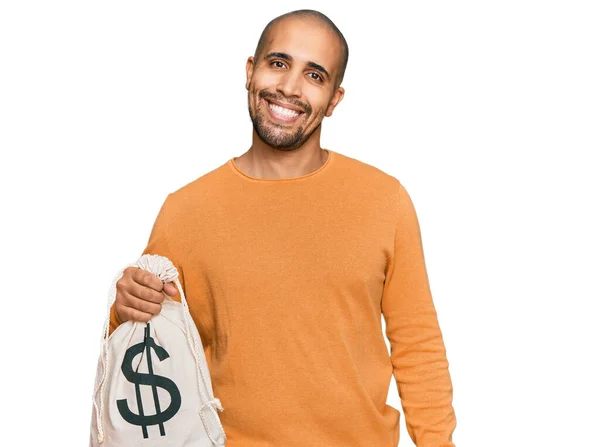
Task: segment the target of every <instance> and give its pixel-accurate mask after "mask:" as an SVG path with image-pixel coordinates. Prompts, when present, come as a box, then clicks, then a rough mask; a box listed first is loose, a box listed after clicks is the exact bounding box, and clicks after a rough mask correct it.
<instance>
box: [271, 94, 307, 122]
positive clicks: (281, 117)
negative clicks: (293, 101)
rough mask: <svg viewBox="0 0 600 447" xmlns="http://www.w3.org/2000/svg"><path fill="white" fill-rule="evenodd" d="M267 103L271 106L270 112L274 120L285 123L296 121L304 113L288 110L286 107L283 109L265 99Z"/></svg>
mask: <svg viewBox="0 0 600 447" xmlns="http://www.w3.org/2000/svg"><path fill="white" fill-rule="evenodd" d="M265 103H266V104H267V106H269V112H270V114H271V116H272V117H273V118H275V119H276V120H277V121H281V122H284V123H290V122H292V121H295V120H296V118H298V117H299V116H300V115H302V114H303V112H298V111H296V110H291V109H286V108H285V107H281V106H279V105H277V104H271V103H270V102H269V101H267V100H266V99H265Z"/></svg>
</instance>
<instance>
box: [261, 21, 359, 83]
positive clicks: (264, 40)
mask: <svg viewBox="0 0 600 447" xmlns="http://www.w3.org/2000/svg"><path fill="white" fill-rule="evenodd" d="M284 20H311V21H312V22H313V23H315V24H316V25H319V26H322V27H323V28H325V29H328V30H329V31H331V32H332V33H333V34H335V36H337V38H338V40H339V43H340V46H341V53H340V60H339V65H338V67H337V68H338V70H337V75H336V79H335V88H337V87H339V86H340V84H341V83H342V80H343V79H344V73H345V72H346V66H347V65H348V43H347V42H346V39H345V38H344V35H343V34H342V32H341V31H340V30H339V29H338V27H337V26H335V24H334V23H333V22H332V21H331V20H330V19H329V17H327V16H326V15H325V14H323V13H321V12H319V11H315V10H313V9H299V10H296V11H291V12H288V13H285V14H282V15H280V16H278V17H275V18H274V19H273V20H271V21H270V22H269V23H267V26H265V28H264V29H263V31H262V33H261V35H260V38H259V39H258V44H257V45H256V50H255V51H254V59H255V60H258V59H259V57H260V56H261V55H262V53H263V52H264V50H265V47H266V46H267V44H268V42H269V37H270V33H271V30H272V29H273V27H274V26H275V25H276V24H278V23H279V22H281V21H284Z"/></svg>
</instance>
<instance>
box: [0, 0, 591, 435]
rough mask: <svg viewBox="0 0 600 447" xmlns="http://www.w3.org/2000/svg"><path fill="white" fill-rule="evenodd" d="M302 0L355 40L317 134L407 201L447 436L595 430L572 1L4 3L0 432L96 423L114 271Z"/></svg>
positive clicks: (234, 117)
mask: <svg viewBox="0 0 600 447" xmlns="http://www.w3.org/2000/svg"><path fill="white" fill-rule="evenodd" d="M300 8H313V9H317V10H319V11H321V12H323V13H325V14H327V15H328V16H329V17H330V18H331V19H332V20H333V21H334V22H335V23H336V24H337V26H338V27H339V28H340V29H341V31H342V32H343V33H344V35H345V37H346V39H347V41H348V43H349V46H350V59H349V63H348V68H347V72H346V77H345V79H344V82H343V84H342V85H343V86H344V87H345V89H346V96H345V98H344V99H343V101H342V102H341V103H340V105H339V106H338V108H337V109H336V110H335V112H334V115H333V116H332V117H331V118H326V119H325V121H324V124H323V134H322V147H325V148H331V149H333V150H335V151H338V152H341V153H343V154H346V155H349V156H351V157H354V158H358V159H359V160H361V161H364V162H366V163H369V164H372V165H374V166H377V167H379V168H380V169H382V170H384V171H385V172H387V173H389V174H391V175H394V176H396V177H397V178H398V179H400V180H401V182H402V183H403V184H404V185H405V187H406V188H407V190H408V191H409V193H410V195H411V197H412V199H413V201H414V203H415V206H416V209H417V213H418V217H419V220H420V223H421V230H422V236H423V244H424V248H425V255H426V260H427V267H428V272H429V278H430V282H431V289H432V293H433V295H434V301H435V303H436V308H437V310H438V316H439V321H440V325H441V327H442V332H443V334H444V340H445V343H446V348H447V354H448V359H449V362H450V372H451V376H452V380H453V385H454V405H455V409H456V414H457V419H458V425H457V429H456V431H455V433H454V440H455V442H456V444H457V446H459V447H467V446H469V447H481V446H486V447H496V446H497V447H500V446H502V447H504V446H542V445H543V446H573V445H586V446H591V445H595V446H600V438H599V437H598V434H597V428H598V426H599V424H600V407H599V405H598V401H599V400H600V385H599V378H600V368H599V366H598V360H599V357H600V348H599V344H600V329H599V326H600V324H599V323H598V317H599V314H598V309H599V306H598V302H599V299H600V293H599V284H598V282H599V281H598V278H599V271H600V270H599V267H600V261H599V256H600V255H599V254H600V237H599V234H600V218H599V216H598V214H599V213H598V208H599V207H598V196H599V192H600V181H599V179H598V177H599V175H598V171H599V167H600V165H599V164H598V161H597V158H595V157H596V156H597V155H598V154H597V153H598V151H599V150H600V129H599V127H600V87H599V85H600V48H599V47H600V31H599V29H600V27H599V25H598V24H599V23H600V14H599V6H598V3H597V2H593V1H587V2H585V1H574V0H570V1H527V0H518V1H516V0H503V1H494V2H492V1H474V0H473V1H454V2H447V1H429V2H391V1H390V2H381V1H373V0H372V1H369V2H367V3H353V4H351V3H347V2H346V3H342V2H338V1H335V2H334V1H319V2H314V1H313V2H310V1H307V2H294V1H277V2H274V1H273V2H267V1H257V2H243V3H242V2H240V3H239V4H233V3H232V2H224V3H217V2H210V3H206V2H199V1H197V2H156V1H148V0H145V1H106V0H105V1H102V2H84V1H71V2H66V1H51V2H50V1H45V2H41V1H40V2H28V1H6V2H2V4H1V6H0V65H1V69H0V77H1V79H0V81H1V82H0V149H1V161H0V163H1V165H2V170H1V176H0V181H1V182H2V183H1V193H2V219H1V225H2V231H1V232H0V235H1V237H2V241H1V252H2V256H1V258H2V261H1V262H2V265H1V268H2V273H3V275H4V283H5V288H4V308H3V314H2V316H3V319H2V324H1V325H0V331H1V334H0V340H1V343H2V349H1V351H0V352H1V355H0V358H1V362H2V366H1V368H0V371H1V372H0V374H1V375H2V379H1V384H2V385H1V386H2V402H1V405H2V413H3V416H2V418H1V420H0V424H1V425H2V429H1V430H0V431H1V438H2V443H3V444H5V443H6V445H11V446H12V445H23V446H34V445H35V446H38V445H39V446H41V445H61V446H82V445H87V439H88V435H89V422H90V416H91V393H92V388H93V382H94V374H95V371H96V362H97V358H98V354H99V341H100V335H101V328H102V324H103V320H104V316H105V310H106V301H107V298H108V297H107V293H108V288H109V285H110V281H112V279H113V277H114V276H115V275H116V274H117V273H118V271H119V270H120V269H121V268H122V267H123V266H125V265H126V264H128V263H130V262H132V261H135V260H136V259H137V257H138V256H139V254H140V253H141V251H142V250H143V249H144V247H145V244H146V242H147V239H148V236H149V233H150V230H151V228H152V224H153V223H154V219H155V217H156V215H157V213H158V210H159V207H160V205H161V204H162V202H163V201H164V199H165V197H166V195H167V194H168V193H169V192H172V191H174V190H176V189H178V188H179V187H181V186H183V185H184V184H186V183H188V182H190V181H192V180H194V179H196V178H198V177H199V176H201V175H203V174H204V173H206V172H208V171H210V170H212V169H214V168H216V167H217V166H219V165H221V164H222V163H224V162H225V161H226V160H227V159H229V158H230V157H232V156H239V155H241V154H242V153H243V152H245V151H246V150H247V148H248V147H249V146H250V142H251V132H252V126H251V123H250V119H249V116H248V110H247V96H246V95H247V92H246V90H245V88H244V83H245V71H244V70H245V62H246V58H247V57H248V56H250V55H252V54H253V52H254V47H255V45H256V42H257V40H258V37H259V35H260V32H261V31H262V29H263V27H264V26H265V25H266V24H267V22H268V21H269V20H270V19H272V18H274V17H275V16H277V15H279V14H282V13H284V12H288V11H290V10H293V9H300ZM6 286H7V287H6ZM388 401H389V403H390V404H391V405H394V406H395V407H396V408H400V400H399V397H398V393H397V390H396V387H395V384H394V382H391V384H390V393H389V399H388ZM401 426H402V428H401V434H400V439H401V442H400V445H403V446H409V445H412V442H411V440H410V438H409V437H408V434H407V432H406V429H405V426H404V416H402V420H401ZM8 441H10V443H8ZM332 447H333V446H332ZM348 447H351V446H348Z"/></svg>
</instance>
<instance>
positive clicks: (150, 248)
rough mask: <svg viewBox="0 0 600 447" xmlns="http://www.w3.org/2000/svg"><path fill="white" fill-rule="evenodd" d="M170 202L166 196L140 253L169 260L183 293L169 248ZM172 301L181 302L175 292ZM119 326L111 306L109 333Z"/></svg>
mask: <svg viewBox="0 0 600 447" xmlns="http://www.w3.org/2000/svg"><path fill="white" fill-rule="evenodd" d="M170 200H171V194H169V195H168V196H167V198H166V199H165V201H164V202H163V204H162V206H161V208H160V211H159V212H158V216H157V217H156V220H155V221H154V226H153V227H152V231H151V233H150V238H149V239H148V243H147V244H146V248H145V249H144V251H143V252H142V255H145V254H152V255H160V256H164V257H166V258H169V259H170V260H171V262H172V263H173V265H174V266H175V267H176V268H177V271H178V272H179V277H178V278H179V282H180V283H181V288H182V289H183V292H184V293H185V284H184V280H183V269H182V268H181V260H180V258H179V257H178V256H177V255H176V254H175V252H174V251H173V250H172V248H171V246H172V241H171V233H170V221H171V219H172V216H171V214H170V211H169V206H170ZM140 256H141V255H140ZM173 299H174V300H176V301H181V297H180V296H179V292H177V295H176V296H174V297H173ZM120 324H121V321H120V320H119V318H118V316H117V313H116V312H115V306H114V304H113V306H112V307H111V308H110V330H109V333H112V331H114V330H115V329H116V328H117V327H118V326H119V325H120Z"/></svg>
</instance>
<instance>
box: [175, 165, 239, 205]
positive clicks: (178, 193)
mask: <svg viewBox="0 0 600 447" xmlns="http://www.w3.org/2000/svg"><path fill="white" fill-rule="evenodd" d="M227 163H229V161H227V162H225V163H223V164H221V165H220V166H217V167H216V168H214V169H211V170H210V171H208V172H206V173H205V174H202V175H201V176H200V177H197V178H195V179H194V180H192V181H190V182H188V183H185V184H184V185H183V186H181V187H179V188H178V189H176V190H175V191H173V192H171V194H170V195H171V196H173V197H174V198H177V199H184V198H186V197H192V198H194V199H198V194H202V193H203V192H208V191H211V190H214V189H215V188H216V187H218V186H219V185H223V182H224V180H225V177H226V174H227Z"/></svg>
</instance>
